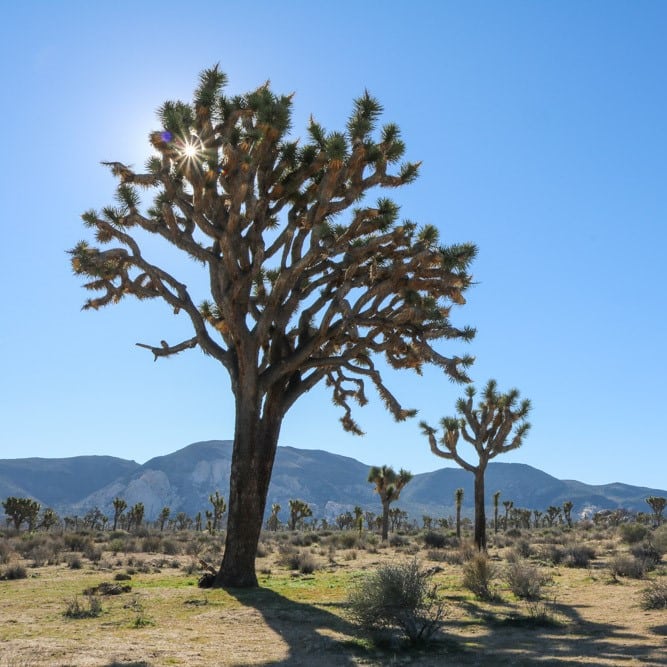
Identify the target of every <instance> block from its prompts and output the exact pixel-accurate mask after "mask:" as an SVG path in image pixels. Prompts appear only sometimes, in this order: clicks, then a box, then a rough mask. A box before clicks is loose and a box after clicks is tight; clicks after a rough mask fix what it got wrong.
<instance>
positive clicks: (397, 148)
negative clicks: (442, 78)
mask: <svg viewBox="0 0 667 667" xmlns="http://www.w3.org/2000/svg"><path fill="white" fill-rule="evenodd" d="M225 85H226V76H225V75H224V74H223V73H222V72H221V71H220V70H219V69H218V67H217V66H216V67H213V68H212V69H208V70H205V71H204V72H202V74H201V76H200V83H199V86H198V87H197V89H196V91H195V94H194V101H193V103H192V104H186V103H183V102H165V103H164V105H163V106H162V107H161V108H160V110H159V118H160V121H161V124H162V127H161V128H160V129H159V130H157V131H155V132H153V133H152V134H151V135H150V142H151V144H152V147H153V149H154V155H153V156H152V157H151V158H150V159H149V160H148V162H147V165H146V170H145V172H143V173H140V172H138V171H135V170H134V169H132V168H130V167H128V166H126V165H124V164H121V163H119V162H109V163H105V164H106V165H108V166H109V167H110V169H111V171H112V172H113V174H114V175H115V176H116V177H117V178H118V180H119V185H118V190H117V193H116V199H117V204H116V205H115V206H108V207H106V208H104V209H102V210H101V211H92V210H91V211H88V212H86V213H84V214H83V216H82V217H83V221H84V224H85V225H86V226H87V227H89V228H90V229H91V230H92V231H93V232H94V236H95V239H96V241H97V243H98V244H100V245H102V244H112V245H111V248H110V249H102V248H101V247H96V246H95V245H92V244H91V243H89V242H88V241H81V242H80V243H78V244H77V245H76V246H75V247H74V248H73V249H72V250H71V251H70V253H71V259H72V266H73V268H74V271H75V272H76V273H77V274H79V275H81V276H85V277H86V278H87V279H88V282H86V284H85V285H84V287H86V288H87V289H89V290H92V291H94V292H98V293H99V294H98V295H97V296H95V298H90V299H89V300H88V301H87V302H86V303H85V305H84V309H97V308H100V307H102V306H105V305H107V304H111V303H117V302H118V301H120V300H121V299H122V298H123V297H125V296H127V295H133V296H135V297H137V298H138V299H152V298H160V299H163V300H164V301H165V302H166V303H167V304H168V306H169V307H170V308H171V309H172V310H173V312H174V313H175V314H180V316H184V317H186V318H188V319H189V321H190V322H191V325H192V336H191V337H189V338H186V339H185V340H179V341H177V342H173V341H172V342H167V341H164V340H163V341H161V342H160V343H156V344H149V343H138V345H140V346H141V347H144V348H148V349H149V350H150V351H151V352H152V353H153V355H154V358H155V359H156V360H157V359H158V358H163V357H168V356H170V355H174V354H177V353H179V352H182V351H184V350H187V349H190V348H196V347H198V348H199V349H200V350H201V351H202V352H204V353H205V354H207V355H209V356H210V357H212V358H213V359H215V360H216V361H218V362H219V363H220V364H222V366H223V367H224V369H225V370H226V371H227V373H228V374H229V377H230V379H231V389H232V392H233V396H234V400H235V405H236V413H235V430H234V445H233V454H232V469H231V479H230V492H229V502H228V507H229V513H228V523H227V526H228V532H227V538H226V545H225V552H224V558H223V561H222V565H221V567H220V571H219V574H218V577H217V580H216V585H220V586H240V587H243V586H256V585H257V578H256V575H255V553H256V547H257V541H258V539H259V533H260V529H261V526H262V519H263V514H264V508H265V504H266V495H267V490H268V486H269V481H270V478H271V471H272V468H273V462H274V456H275V453H276V446H277V442H278V437H279V434H280V427H281V424H282V421H283V418H284V417H285V414H286V413H287V411H288V410H289V409H290V408H291V407H292V406H293V405H294V403H295V402H296V401H297V400H298V399H299V397H301V396H303V394H305V393H306V392H308V391H309V390H310V389H312V388H313V387H314V386H315V385H317V384H318V383H320V382H324V383H326V385H327V386H329V387H330V388H331V391H332V394H333V400H334V402H335V403H336V404H337V405H338V406H340V407H341V408H342V410H343V415H342V418H341V421H342V424H343V427H344V428H345V429H346V430H348V431H351V432H353V433H357V434H361V433H362V431H361V429H360V427H359V426H358V425H357V423H356V422H355V421H354V420H353V418H352V414H351V404H352V403H353V402H356V403H358V404H360V405H363V404H364V403H366V402H367V397H366V389H367V384H371V385H372V386H374V388H375V389H376V390H377V392H378V393H379V395H380V397H381V399H382V400H383V401H384V403H385V405H386V406H387V408H388V410H389V411H390V412H391V414H392V415H393V416H394V418H395V419H397V420H403V419H406V418H407V417H409V416H412V415H413V414H414V411H413V410H408V409H405V408H404V407H403V406H402V405H401V404H400V403H399V401H398V400H397V398H396V397H395V396H394V395H393V394H392V393H391V392H390V391H389V389H388V388H387V386H386V384H385V381H384V379H383V377H382V376H381V374H380V371H379V369H378V367H377V366H376V361H375V355H378V354H381V355H384V356H385V357H386V360H387V361H388V363H389V365H390V366H391V367H393V368H396V369H406V368H407V369H413V370H415V371H417V372H418V373H419V372H420V371H421V368H422V366H423V365H424V364H425V363H433V364H436V365H438V366H440V367H441V368H442V369H443V371H444V373H445V374H446V375H448V376H449V377H450V378H452V379H454V380H457V381H461V382H465V381H467V377H466V372H465V370H466V368H467V366H468V365H469V364H470V363H471V362H472V358H471V357H469V356H467V355H460V356H457V355H452V356H444V354H443V353H442V352H440V351H438V350H436V349H435V347H434V343H436V342H437V341H441V340H449V341H451V340H452V339H458V340H459V341H468V340H470V339H471V338H472V336H473V335H474V331H473V330H472V329H470V328H467V327H464V328H457V327H455V326H453V325H452V324H451V323H450V320H449V315H450V308H451V307H452V305H454V304H463V303H464V302H465V300H464V296H463V293H464V292H465V290H466V288H468V287H469V285H470V283H471V276H470V275H469V273H468V267H469V264H470V262H471V260H472V259H473V257H474V256H475V252H476V249H475V247H474V245H472V244H461V245H449V246H443V245H440V244H439V242H438V231H437V230H436V228H435V227H433V226H429V225H427V226H424V227H421V228H418V227H417V226H416V225H415V224H414V223H412V222H410V221H407V220H404V221H399V218H398V207H397V205H396V204H395V203H393V202H392V201H391V200H389V199H383V198H381V199H378V200H377V203H373V204H365V203H363V204H362V199H363V198H364V195H365V194H366V193H367V192H369V191H370V190H374V191H376V190H377V189H378V188H397V187H400V186H403V185H406V184H408V183H410V182H412V181H413V180H414V179H415V178H416V177H417V173H418V168H419V164H418V163H415V162H404V163H402V164H400V165H399V166H395V165H398V164H399V163H400V161H401V159H402V156H403V154H404V151H405V146H404V144H403V141H402V140H401V137H400V132H399V129H398V127H397V126H396V125H394V124H387V125H384V127H381V128H379V127H378V120H379V116H380V114H381V111H382V108H381V106H380V104H379V103H378V102H377V100H375V99H374V98H373V97H371V96H370V95H369V94H368V93H365V94H364V95H362V96H361V97H360V98H359V99H357V100H356V101H355V102H354V105H353V110H352V114H351V115H350V117H349V120H348V122H347V125H346V128H345V130H344V131H342V132H327V131H325V130H324V128H323V127H322V126H321V125H319V124H318V123H317V122H316V121H315V120H312V119H311V120H310V123H309V125H308V129H307V133H306V135H305V137H303V138H301V139H298V138H296V139H295V138H291V137H290V135H289V132H290V115H291V107H292V95H276V94H274V93H273V92H272V91H271V89H270V87H269V85H268V84H265V85H262V86H261V87H260V88H258V89H257V90H254V91H252V92H250V93H247V94H245V95H239V96H233V97H231V96H226V95H224V94H223V88H224V86H225ZM392 168H393V171H392ZM140 188H146V189H148V190H152V192H153V195H154V196H153V203H152V205H149V206H148V207H147V208H144V207H142V205H141V203H140V196H139V189H140ZM345 212H347V215H346V216H345V217H344V215H343V214H344V213H345ZM140 234H141V235H144V236H146V234H147V235H148V236H151V235H152V236H154V237H161V238H162V239H163V240H164V241H166V242H167V243H169V244H172V245H173V246H175V247H176V248H178V249H179V250H181V251H182V252H183V254H184V256H187V257H188V258H189V259H193V260H195V261H196V262H198V263H199V264H200V265H201V266H202V269H203V271H204V272H205V275H206V277H207V279H208V280H207V282H208V284H209V288H210V293H209V294H208V296H207V298H206V299H205V300H204V301H203V302H200V303H197V301H196V300H195V297H194V296H193V294H192V290H189V289H188V288H187V287H186V285H185V284H183V282H182V280H179V278H178V277H177V275H176V274H175V273H170V272H167V271H166V270H165V269H164V268H163V267H161V266H159V265H158V264H157V263H153V261H151V259H150V258H149V254H148V251H146V252H145V251H144V249H142V247H144V248H149V247H152V246H149V245H144V244H140V242H139V238H140V236H139V235H140Z"/></svg>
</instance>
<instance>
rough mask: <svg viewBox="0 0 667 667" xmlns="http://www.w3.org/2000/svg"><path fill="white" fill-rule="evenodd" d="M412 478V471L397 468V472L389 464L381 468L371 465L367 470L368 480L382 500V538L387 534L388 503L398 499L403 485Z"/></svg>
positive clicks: (385, 537) (384, 538)
mask: <svg viewBox="0 0 667 667" xmlns="http://www.w3.org/2000/svg"><path fill="white" fill-rule="evenodd" d="M411 479H412V473H411V472H408V471H407V470H403V469H402V468H401V470H399V472H398V474H397V473H396V472H395V471H394V469H393V468H392V467H391V466H382V467H381V468H379V467H377V466H373V467H372V468H371V469H370V471H369V472H368V481H369V482H370V483H371V484H375V491H376V492H377V494H378V495H379V496H380V501H381V502H382V539H383V540H386V539H387V537H388V536H389V505H391V503H393V502H395V501H396V500H398V498H399V496H400V495H401V490H402V489H403V487H404V486H405V485H406V484H407V483H408V482H409V481H410V480H411Z"/></svg>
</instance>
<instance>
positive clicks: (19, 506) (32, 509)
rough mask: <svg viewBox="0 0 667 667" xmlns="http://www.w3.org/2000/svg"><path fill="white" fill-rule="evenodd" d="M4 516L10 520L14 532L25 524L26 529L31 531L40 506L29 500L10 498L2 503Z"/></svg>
mask: <svg viewBox="0 0 667 667" xmlns="http://www.w3.org/2000/svg"><path fill="white" fill-rule="evenodd" d="M2 506H3V508H4V510H5V514H6V515H7V516H8V517H9V518H10V519H11V521H12V522H13V524H14V528H16V530H20V529H21V524H23V523H27V524H28V529H29V530H32V529H33V528H34V527H35V524H36V522H37V515H38V514H39V509H40V507H41V506H40V504H39V503H38V502H37V501H36V500H32V499H31V498H15V497H14V496H10V497H9V498H7V500H5V501H4V502H3V503H2Z"/></svg>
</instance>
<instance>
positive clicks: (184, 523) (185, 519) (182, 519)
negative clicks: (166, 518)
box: [176, 512, 192, 530]
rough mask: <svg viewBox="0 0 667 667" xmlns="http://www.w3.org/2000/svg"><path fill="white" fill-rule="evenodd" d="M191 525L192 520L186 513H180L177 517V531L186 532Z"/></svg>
mask: <svg viewBox="0 0 667 667" xmlns="http://www.w3.org/2000/svg"><path fill="white" fill-rule="evenodd" d="M191 524H192V519H190V517H189V516H188V515H187V514H186V513H185V512H179V513H178V514H177V515H176V530H186V529H187V528H188V526H189V525H191Z"/></svg>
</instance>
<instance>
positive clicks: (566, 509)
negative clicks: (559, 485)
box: [563, 500, 574, 528]
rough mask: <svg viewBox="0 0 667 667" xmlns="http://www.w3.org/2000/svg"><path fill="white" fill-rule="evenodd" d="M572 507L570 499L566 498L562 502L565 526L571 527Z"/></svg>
mask: <svg viewBox="0 0 667 667" xmlns="http://www.w3.org/2000/svg"><path fill="white" fill-rule="evenodd" d="M573 507H574V503H573V502H572V501H571V500H566V501H565V502H564V503H563V516H564V517H565V521H566V522H567V527H568V528H572V508H573Z"/></svg>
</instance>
